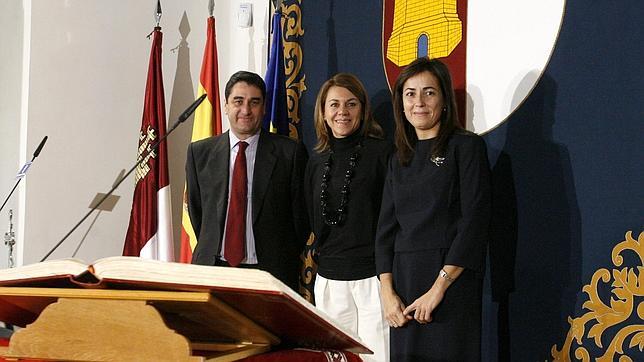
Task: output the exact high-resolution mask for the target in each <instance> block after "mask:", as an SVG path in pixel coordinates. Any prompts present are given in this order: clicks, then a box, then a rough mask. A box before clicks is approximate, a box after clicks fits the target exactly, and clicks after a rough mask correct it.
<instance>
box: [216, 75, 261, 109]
mask: <svg viewBox="0 0 644 362" xmlns="http://www.w3.org/2000/svg"><path fill="white" fill-rule="evenodd" d="M239 82H244V83H246V84H248V85H252V86H254V87H256V88H258V89H259V90H260V91H261V92H262V102H263V101H264V99H266V83H264V80H263V79H262V77H260V76H259V75H257V74H255V73H252V72H247V71H245V70H240V71H239V72H237V73H235V74H233V75H231V76H230V79H228V82H227V83H226V88H224V96H225V97H226V103H228V96H230V92H232V89H233V87H234V86H235V84H237V83H239Z"/></svg>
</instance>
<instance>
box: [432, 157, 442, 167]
mask: <svg viewBox="0 0 644 362" xmlns="http://www.w3.org/2000/svg"><path fill="white" fill-rule="evenodd" d="M429 160H430V161H432V162H433V163H434V164H435V165H436V166H442V165H443V164H444V163H445V157H439V156H432V157H431V158H430V159H429Z"/></svg>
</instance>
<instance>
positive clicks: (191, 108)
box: [40, 93, 208, 262]
mask: <svg viewBox="0 0 644 362" xmlns="http://www.w3.org/2000/svg"><path fill="white" fill-rule="evenodd" d="M207 96H208V94H206V93H204V94H202V95H201V97H199V98H197V99H196V100H195V101H194V102H192V104H191V105H190V106H189V107H188V108H186V110H185V111H183V113H181V115H180V116H179V117H178V118H177V121H176V122H175V123H174V124H173V125H172V127H171V128H170V130H169V131H168V132H166V134H165V135H164V136H163V137H161V138H159V140H158V141H157V142H156V143H155V144H153V145H152V146H151V147H150V148H148V149H146V150H145V151H146V152H144V153H143V154H142V155H141V156H140V157H139V159H138V160H137V161H136V163H135V164H134V166H132V168H130V170H129V171H128V172H127V173H126V174H125V175H123V177H121V179H120V180H118V181H117V182H116V183H115V184H114V185H113V186H112V188H111V189H110V190H109V191H108V192H107V193H106V194H105V195H104V196H103V197H102V198H101V199H100V200H99V201H98V203H96V205H95V206H94V207H92V209H91V210H89V212H87V214H85V216H83V218H82V219H80V221H79V222H78V223H76V225H74V227H73V228H72V229H71V230H69V232H68V233H67V234H65V236H63V238H62V239H61V240H60V241H59V242H58V243H57V244H56V245H54V247H53V248H52V249H51V250H50V251H49V252H48V253H47V254H46V255H45V256H43V258H42V259H40V261H41V262H43V261H45V260H47V258H48V257H49V256H50V255H51V254H52V253H53V252H54V251H56V249H58V247H59V246H60V245H61V244H62V243H63V242H64V241H65V240H67V238H68V237H69V236H70V235H71V234H72V233H73V232H74V231H76V229H78V227H79V226H80V225H81V224H82V223H83V222H84V221H85V220H86V219H87V218H88V217H89V216H90V215H91V214H92V213H93V212H94V211H95V210H96V209H98V207H99V206H101V205H102V204H103V202H104V201H105V200H106V199H107V198H108V197H109V196H110V195H112V193H113V192H114V191H115V190H116V189H117V188H118V187H119V185H121V183H122V182H123V181H124V180H125V179H126V178H127V177H128V176H129V175H130V174H131V173H132V172H133V171H134V170H135V169H136V168H137V167H139V165H140V164H141V163H142V162H143V161H144V160H147V158H148V155H149V154H151V153H152V152H154V151H156V149H157V148H158V147H159V145H160V144H161V142H163V141H165V139H166V138H168V136H169V135H170V134H171V133H172V132H173V131H174V130H175V129H176V128H177V127H178V126H179V125H180V124H181V123H183V122H185V120H186V119H188V117H190V115H192V113H193V112H194V111H195V109H197V107H198V106H199V105H200V104H201V102H203V100H204V99H206V97H207Z"/></svg>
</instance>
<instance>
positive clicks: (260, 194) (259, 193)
mask: <svg viewBox="0 0 644 362" xmlns="http://www.w3.org/2000/svg"><path fill="white" fill-rule="evenodd" d="M274 149H275V146H274V145H273V144H272V143H271V142H270V140H269V135H268V134H267V133H265V131H263V130H262V131H260V134H259V141H258V143H257V153H256V155H255V170H254V174H253V223H255V221H257V216H258V215H259V212H260V211H261V208H262V205H263V204H264V198H265V197H266V192H267V190H268V186H269V184H270V182H271V175H272V173H273V168H274V167H275V162H276V161H277V157H276V156H275V154H274Z"/></svg>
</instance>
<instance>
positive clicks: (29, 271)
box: [0, 259, 87, 285]
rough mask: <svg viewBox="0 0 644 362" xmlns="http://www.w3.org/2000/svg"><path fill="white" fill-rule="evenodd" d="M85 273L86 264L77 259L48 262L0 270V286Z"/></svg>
mask: <svg viewBox="0 0 644 362" xmlns="http://www.w3.org/2000/svg"><path fill="white" fill-rule="evenodd" d="M85 271H87V264H86V263H85V262H84V261H82V260H79V259H58V260H48V261H44V262H41V263H35V264H29V265H25V266H21V267H18V268H8V269H2V270H0V285H4V284H7V283H5V282H10V281H20V280H30V279H43V278H48V277H62V276H76V275H80V274H82V273H83V272H85Z"/></svg>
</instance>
